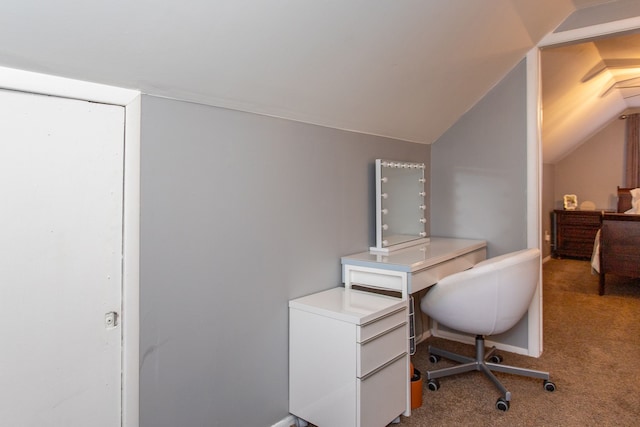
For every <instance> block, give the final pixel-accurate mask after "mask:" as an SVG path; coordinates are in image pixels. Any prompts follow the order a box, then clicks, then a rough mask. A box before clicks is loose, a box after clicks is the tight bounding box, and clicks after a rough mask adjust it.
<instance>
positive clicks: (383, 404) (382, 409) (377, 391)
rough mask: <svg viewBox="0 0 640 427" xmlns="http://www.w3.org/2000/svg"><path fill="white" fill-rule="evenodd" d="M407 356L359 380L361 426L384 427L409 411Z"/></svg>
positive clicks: (358, 416)
mask: <svg viewBox="0 0 640 427" xmlns="http://www.w3.org/2000/svg"><path fill="white" fill-rule="evenodd" d="M407 357H408V356H407V355H404V356H403V357H400V358H398V359H397V360H395V361H393V362H392V363H390V364H389V365H387V366H385V367H384V368H383V369H380V370H379V371H377V372H375V373H374V374H372V375H371V376H369V377H366V378H365V379H362V380H360V379H359V380H358V384H357V395H358V400H359V402H360V405H357V406H358V407H359V410H358V414H357V425H358V426H359V427H384V426H386V425H387V424H389V423H390V422H391V421H392V420H394V419H395V418H396V417H398V416H399V415H400V414H402V413H403V412H404V411H405V410H406V409H407V399H408V397H407V384H408V381H409V379H408V374H407V372H408V368H407V364H408V361H407Z"/></svg>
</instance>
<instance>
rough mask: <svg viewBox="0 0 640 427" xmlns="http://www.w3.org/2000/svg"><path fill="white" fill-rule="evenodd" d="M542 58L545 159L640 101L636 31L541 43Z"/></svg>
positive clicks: (559, 153)
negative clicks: (547, 45)
mask: <svg viewBox="0 0 640 427" xmlns="http://www.w3.org/2000/svg"><path fill="white" fill-rule="evenodd" d="M541 64H542V65H541V68H542V103H543V118H544V120H543V132H542V141H543V153H544V154H543V157H544V161H545V162H546V163H555V162H557V161H558V160H561V159H562V158H563V157H564V156H566V155H567V154H568V153H570V152H571V151H573V149H575V147H576V146H578V145H579V144H581V143H582V142H584V141H585V140H587V139H588V138H589V137H591V136H593V135H594V134H595V133H596V132H598V131H600V130H601V129H602V128H603V127H605V126H606V125H608V124H609V123H610V122H611V121H612V120H617V119H618V117H619V116H620V115H621V114H622V113H624V112H626V111H630V110H633V109H635V108H638V107H640V34H625V35H618V36H611V37H606V38H601V39H597V40H592V41H588V42H582V43H575V44H570V45H567V46H561V47H556V48H550V49H543V50H542V54H541Z"/></svg>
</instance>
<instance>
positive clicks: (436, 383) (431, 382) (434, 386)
mask: <svg viewBox="0 0 640 427" xmlns="http://www.w3.org/2000/svg"><path fill="white" fill-rule="evenodd" d="M427 387H428V388H429V390H431V391H437V390H438V389H439V388H440V381H438V380H429V382H427Z"/></svg>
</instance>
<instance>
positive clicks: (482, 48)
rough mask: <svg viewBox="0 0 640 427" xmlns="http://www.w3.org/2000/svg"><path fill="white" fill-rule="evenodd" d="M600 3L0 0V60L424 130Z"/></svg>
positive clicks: (345, 123)
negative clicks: (578, 10)
mask: <svg viewBox="0 0 640 427" xmlns="http://www.w3.org/2000/svg"><path fill="white" fill-rule="evenodd" d="M620 1H621V2H623V1H626V2H629V0H620ZM602 3H611V1H610V0H455V1H451V0H448V1H444V0H327V1H317V0H269V1H258V0H253V1H251V0H190V1H178V0H163V1H152V0H137V1H131V0H108V1H107V0H93V1H85V2H78V1H77V0H57V1H46V2H43V1H35V0H2V2H1V3H0V66H5V67H10V68H19V69H25V70H29V71H36V72H41V73H46V74H53V75H59V76H64V77H70V78H76V79H81V80H87V81H92V82H98V83H104V84H110V85H115V86H121V87H125V88H132V89H138V90H141V91H142V92H144V93H148V94H154V95H159V96H166V97H170V98H177V99H183V100H187V101H193V102H198V103H204V104H209V105H215V106H221V107H226V108H233V109H238V110H243V111H249V112H255V113H259V114H266V115H271V116H276V117H284V118H288V119H292V120H299V121H304V122H308V123H315V124H319V125H324V126H329V127H334V128H339V129H347V130H353V131H358V132H363V133H370V134H376V135H383V136H388V137H392V138H398V139H403V140H408V141H415V142H421V143H432V142H434V141H435V140H436V139H437V138H438V137H439V136H440V135H442V133H444V132H445V131H446V130H447V129H448V128H449V127H450V126H451V125H453V124H454V123H455V122H456V121H457V120H458V119H459V118H460V117H461V116H462V115H463V114H464V113H465V112H466V111H468V110H469V109H470V108H471V107H472V106H473V105H474V104H475V103H476V102H477V101H478V100H479V99H481V98H482V96H484V95H485V94H486V93H487V92H488V91H489V90H490V89H491V88H492V87H493V86H494V85H495V84H496V83H497V82H499V81H500V80H501V79H502V78H503V77H504V76H505V75H506V74H507V73H508V72H509V70H511V69H512V68H513V67H514V66H515V65H516V64H517V63H518V62H519V61H520V60H521V59H522V58H523V57H524V55H525V54H526V52H527V51H528V50H529V49H531V48H532V47H534V46H535V45H536V44H537V43H538V41H540V40H541V39H542V37H544V36H545V35H546V34H547V33H549V32H551V31H552V30H553V29H554V28H556V27H557V26H558V25H559V24H560V23H561V22H562V21H563V20H564V19H565V18H566V17H567V16H568V15H569V14H570V13H571V12H572V11H574V9H575V8H576V7H578V8H583V7H591V6H597V5H600V4H602ZM614 3H615V2H614ZM586 49H587V48H585V53H584V55H585V56H587V53H586ZM593 49H594V48H591V49H590V50H591V51H593ZM591 54H593V52H591ZM548 64H550V62H549V63H548ZM543 65H545V64H543ZM549 66H551V65H549ZM573 66H574V65H573V64H570V66H568V67H567V68H572V67H573ZM563 68H564V67H563ZM578 72H579V70H577V69H576V70H575V73H578ZM576 75H577V74H576ZM556 79H558V80H559V81H560V83H558V84H562V79H566V77H562V78H561V77H556ZM546 87H547V88H549V87H550V86H546ZM551 105H552V104H551V103H549V104H546V106H547V107H548V108H549V111H551V110H553V108H557V110H559V111H560V110H562V108H566V107H560V106H559V104H558V106H557V107H556V106H554V107H553V108H552V107H551ZM612 108H613V107H612ZM618 109H619V108H618ZM562 112H563V113H564V111H562ZM552 116H553V114H552V113H551V112H548V111H545V118H546V119H549V121H548V122H547V123H551V122H552V120H551V117H552ZM565 117H566V114H565ZM546 134H548V135H551V136H550V137H549V138H550V140H554V139H557V140H564V137H563V135H564V131H562V130H553V131H549V132H547V133H546Z"/></svg>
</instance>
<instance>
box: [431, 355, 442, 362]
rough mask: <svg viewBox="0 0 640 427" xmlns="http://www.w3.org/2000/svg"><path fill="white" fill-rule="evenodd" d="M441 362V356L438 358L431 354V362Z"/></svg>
mask: <svg viewBox="0 0 640 427" xmlns="http://www.w3.org/2000/svg"><path fill="white" fill-rule="evenodd" d="M439 361H440V356H438V355H437V354H430V355H429V362H431V363H438V362H439Z"/></svg>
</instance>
